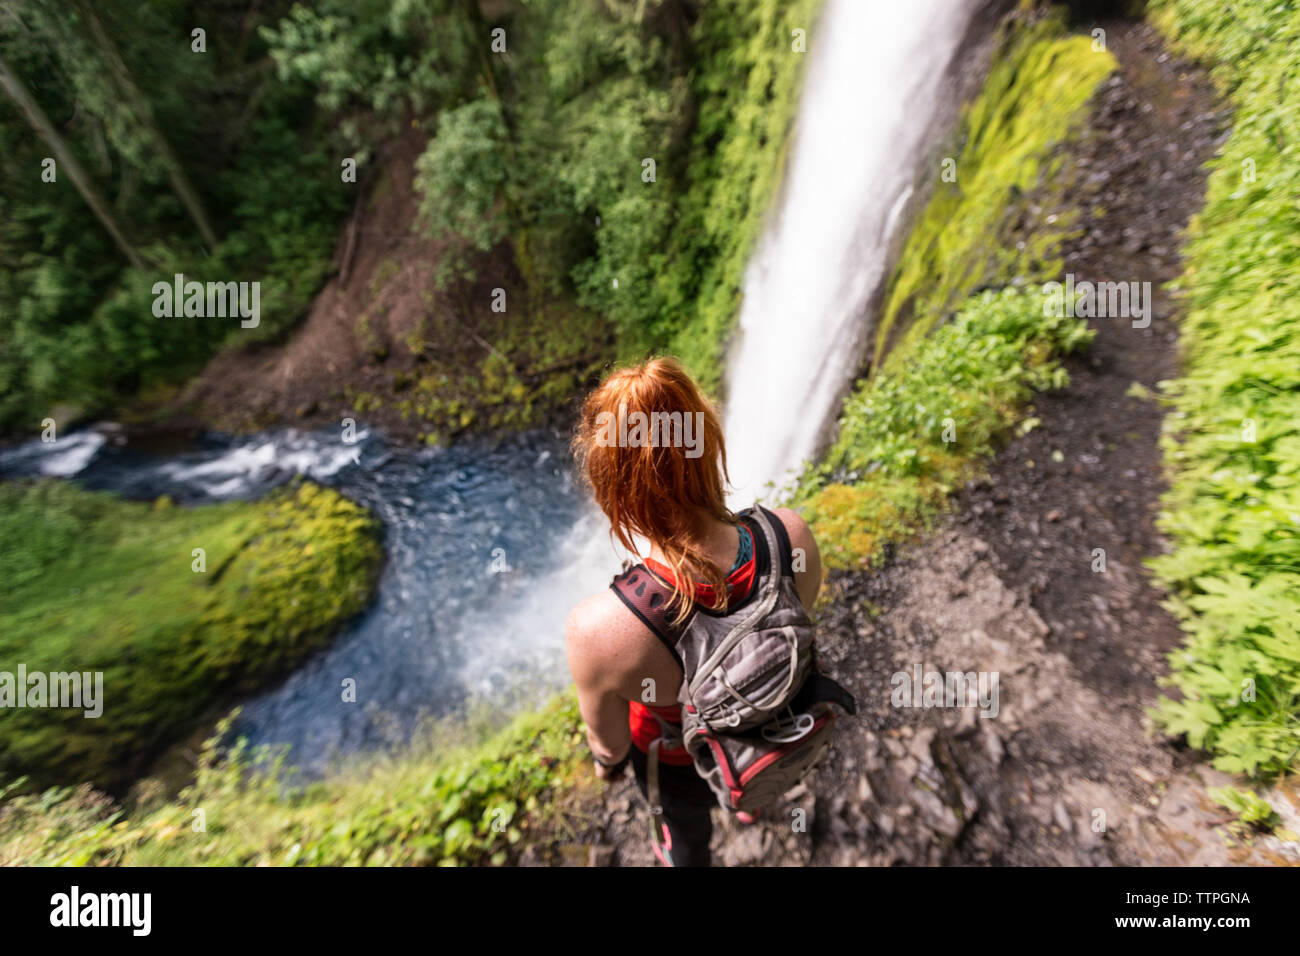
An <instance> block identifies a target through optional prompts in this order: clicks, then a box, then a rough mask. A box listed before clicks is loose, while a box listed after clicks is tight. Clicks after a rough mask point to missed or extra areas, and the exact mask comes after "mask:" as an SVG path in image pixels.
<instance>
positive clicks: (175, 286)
mask: <svg viewBox="0 0 1300 956" xmlns="http://www.w3.org/2000/svg"><path fill="white" fill-rule="evenodd" d="M151 291H152V292H153V295H154V299H153V314H154V315H155V316H156V317H157V318H160V319H171V318H181V317H184V318H200V319H202V318H217V319H224V318H227V317H231V318H233V317H234V316H239V318H240V320H241V321H240V323H239V325H240V327H241V328H245V329H255V328H257V325H258V323H259V322H261V321H262V284H261V283H260V282H209V283H207V284H206V285H205V284H204V283H202V282H195V281H194V280H192V279H191V280H190V281H189V282H186V281H185V275H184V273H181V272H178V273H176V275H175V276H174V277H173V279H172V281H171V282H167V281H166V280H163V281H160V282H155V283H154V284H153V289H152V290H151Z"/></svg>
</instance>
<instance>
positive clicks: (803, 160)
mask: <svg viewBox="0 0 1300 956" xmlns="http://www.w3.org/2000/svg"><path fill="white" fill-rule="evenodd" d="M978 7H979V3H978V2H973V0H909V2H907V3H897V2H884V0H826V3H825V5H824V7H823V9H822V14H821V18H820V19H819V20H818V22H817V24H816V25H815V28H814V30H813V31H812V32H811V38H810V43H809V53H808V54H807V55H808V57H809V62H808V64H807V72H806V74H805V77H804V86H803V93H802V98H801V100H800V103H799V111H798V119H797V122H796V126H795V129H794V134H793V143H792V148H791V150H790V153H789V156H790V159H789V165H788V167H787V169H786V171H785V180H784V184H783V186H782V190H781V194H780V196H779V197H778V200H777V204H776V206H775V208H774V209H773V210H772V212H771V213H770V216H769V220H768V222H767V224H766V228H765V231H764V233H763V235H762V236H761V238H760V239H759V242H758V245H757V247H756V248H755V250H754V254H753V257H752V259H751V260H750V264H749V267H748V270H747V272H746V275H745V280H744V289H743V304H742V306H741V312H740V320H739V327H738V330H737V334H736V339H735V341H734V344H733V346H732V349H731V354H730V356H729V359H728V377H727V403H726V416H725V426H724V427H725V432H726V436H727V459H728V466H729V469H728V470H729V471H730V474H731V479H732V484H733V487H734V494H733V501H732V505H733V507H739V506H742V505H746V504H749V503H751V502H752V501H753V500H754V499H755V498H756V497H762V498H765V499H767V500H772V499H773V498H774V497H775V494H774V492H776V491H779V489H780V488H781V487H782V486H783V485H784V484H785V483H786V482H787V480H788V479H789V478H790V477H792V476H793V475H794V474H797V469H798V468H799V467H800V465H801V463H802V462H803V461H804V460H805V459H808V458H810V457H811V456H813V455H814V454H816V452H817V451H818V447H817V446H818V443H819V438H820V436H821V435H822V434H823V429H824V426H825V425H826V424H827V422H828V421H829V420H830V418H831V416H832V415H834V413H835V411H836V403H837V401H838V400H839V398H840V397H841V396H842V394H843V389H844V386H845V384H846V382H848V381H849V379H850V378H851V376H852V375H853V374H854V373H855V371H856V370H857V368H858V366H859V364H860V362H861V360H862V346H863V345H864V343H865V342H866V341H867V339H866V335H867V333H868V331H869V326H870V325H871V322H870V317H869V316H867V315H866V314H865V312H866V309H867V306H868V303H869V301H870V299H871V297H872V294H873V293H874V292H875V291H876V290H877V288H878V287H879V286H880V284H881V282H882V281H883V280H884V279H885V278H886V274H885V269H886V266H887V265H888V262H887V259H888V252H889V246H890V242H891V239H893V238H894V235H893V234H894V233H895V232H896V231H897V227H898V226H899V224H900V222H901V221H902V220H901V217H900V215H899V213H900V212H901V211H902V209H903V208H904V206H905V204H906V202H907V200H908V199H909V198H910V196H911V194H912V190H913V177H914V175H915V173H916V167H917V163H918V161H919V160H920V159H921V158H922V156H923V151H924V150H925V148H926V146H927V144H928V141H929V136H930V133H931V131H932V126H933V123H934V121H935V118H936V116H937V115H938V114H939V113H940V103H941V101H942V100H943V99H944V94H945V89H944V79H945V76H946V75H947V73H948V69H949V66H950V65H951V63H952V61H953V58H954V56H955V55H956V54H957V52H958V49H959V47H960V45H961V42H962V39H963V38H964V37H965V35H966V31H967V27H968V25H969V23H970V21H971V19H972V17H973V15H974V13H975V11H976V9H977V8H978Z"/></svg>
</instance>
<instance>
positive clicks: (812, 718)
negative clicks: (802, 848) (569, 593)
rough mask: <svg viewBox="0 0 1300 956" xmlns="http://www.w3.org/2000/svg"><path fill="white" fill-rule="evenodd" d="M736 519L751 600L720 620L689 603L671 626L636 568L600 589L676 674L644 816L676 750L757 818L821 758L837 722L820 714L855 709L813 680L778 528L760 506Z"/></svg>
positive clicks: (809, 636) (663, 586)
mask: <svg viewBox="0 0 1300 956" xmlns="http://www.w3.org/2000/svg"><path fill="white" fill-rule="evenodd" d="M740 517H741V518H742V520H745V521H746V523H747V524H748V526H749V527H750V530H751V532H754V550H755V559H756V563H757V573H756V578H755V581H754V586H753V587H752V588H751V589H750V593H749V595H748V596H747V597H746V598H745V599H744V600H743V601H741V602H740V603H739V604H738V605H736V606H734V607H732V608H730V609H729V610H728V611H727V612H725V613H718V612H715V611H712V610H710V609H708V608H703V607H700V606H699V605H696V606H695V607H694V608H693V609H692V611H691V613H690V616H689V617H687V618H686V620H685V621H683V622H682V624H680V625H676V626H674V625H673V624H671V623H670V615H669V612H668V604H669V599H670V598H671V597H672V594H673V592H672V588H671V587H670V586H669V585H668V584H667V583H666V582H664V581H662V580H660V579H659V578H658V577H656V576H655V575H654V574H652V573H651V572H650V571H649V570H648V569H647V568H646V567H645V565H640V564H639V565H637V566H635V567H633V568H630V569H628V570H626V571H624V572H623V573H622V574H620V575H619V576H618V577H616V578H615V579H614V581H613V583H612V584H611V585H610V587H612V588H613V589H614V592H615V593H616V594H617V595H618V596H619V597H620V598H621V599H622V600H623V603H625V604H626V605H627V606H628V607H629V608H630V609H631V610H632V611H633V612H634V613H635V614H636V615H637V617H639V618H640V619H641V621H642V622H643V623H644V624H645V625H646V626H647V627H649V628H650V630H651V631H653V632H654V633H655V634H656V635H657V636H658V637H659V639H660V640H661V641H663V643H664V645H665V646H666V647H667V648H668V650H669V651H671V652H672V654H673V656H674V657H675V658H676V659H677V661H678V663H679V664H681V666H682V672H683V674H684V675H685V677H684V679H683V681H682V687H681V690H680V692H679V693H678V695H677V699H678V701H679V702H680V703H681V705H682V723H681V725H680V727H679V726H677V725H675V724H670V723H668V722H667V721H665V720H662V719H660V721H659V724H660V728H661V736H660V737H659V738H658V739H657V740H655V741H654V743H653V744H651V746H650V753H649V760H648V764H647V787H646V789H647V791H648V796H649V800H650V804H651V812H656V811H657V810H658V808H659V803H660V801H659V760H658V754H659V749H660V747H676V746H681V745H685V748H686V751H687V752H688V753H689V754H690V755H691V758H692V759H693V760H694V762H695V769H696V771H697V772H698V773H699V774H700V776H701V777H703V778H704V779H705V781H707V782H708V784H709V786H710V787H711V788H712V790H713V792H714V794H715V795H716V796H717V798H718V803H719V804H720V805H721V806H722V808H723V809H725V810H729V811H731V812H733V813H735V812H743V813H748V814H756V813H757V812H758V811H759V810H762V809H764V808H766V807H768V806H770V805H771V804H772V803H773V802H775V801H776V800H777V799H778V798H780V797H781V795H782V794H784V793H785V792H786V791H787V790H789V789H790V788H791V787H793V786H794V785H795V784H796V783H798V782H799V780H800V779H802V778H803V776H804V775H805V774H806V773H807V772H808V771H809V770H811V769H812V768H813V767H814V766H815V765H816V764H817V763H818V762H819V761H820V760H821V759H822V757H823V756H824V755H825V753H826V750H827V749H828V748H829V746H830V742H831V730H832V726H833V724H834V720H835V714H834V712H833V711H832V709H831V706H830V705H831V704H836V705H838V706H839V707H841V708H842V709H843V710H844V711H846V712H847V713H849V714H853V713H856V711H857V707H856V703H855V701H854V699H853V697H852V696H850V695H849V693H848V692H847V691H845V690H844V688H842V687H840V685H839V684H837V683H835V682H834V681H833V680H831V679H830V678H828V677H824V676H822V675H821V674H819V673H818V670H817V663H816V657H815V647H814V638H815V634H814V631H813V625H812V622H811V621H810V620H809V619H808V615H807V613H806V612H805V611H804V607H803V604H802V602H801V601H800V600H799V594H798V592H797V591H796V590H795V580H794V571H793V568H792V563H793V562H792V555H791V550H790V541H789V538H788V536H787V535H786V531H785V526H784V525H783V524H781V520H780V519H779V518H778V517H777V516H776V515H774V514H772V512H770V511H768V510H766V509H765V508H763V507H762V506H761V505H755V506H754V507H753V508H747V509H745V510H744V511H742V512H741V513H740ZM674 610H675V607H674ZM652 713H653V712H652ZM654 829H655V831H656V834H657V832H658V828H657V827H656V828H654Z"/></svg>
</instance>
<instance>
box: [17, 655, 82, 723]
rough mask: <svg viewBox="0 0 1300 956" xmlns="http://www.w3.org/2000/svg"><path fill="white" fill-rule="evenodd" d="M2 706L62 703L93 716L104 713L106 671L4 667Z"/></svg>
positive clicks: (55, 704)
mask: <svg viewBox="0 0 1300 956" xmlns="http://www.w3.org/2000/svg"><path fill="white" fill-rule="evenodd" d="M0 707H20V708H25V707H62V708H69V709H72V710H81V711H83V712H84V714H85V716H86V717H89V718H91V719H92V720H93V719H94V718H96V717H99V716H100V715H101V714H103V713H104V672H103V671H84V672H83V671H51V672H50V673H48V674H46V673H44V672H42V671H33V672H32V673H30V674H29V673H28V672H27V665H26V664H19V665H18V673H17V674H13V673H11V672H10V671H0Z"/></svg>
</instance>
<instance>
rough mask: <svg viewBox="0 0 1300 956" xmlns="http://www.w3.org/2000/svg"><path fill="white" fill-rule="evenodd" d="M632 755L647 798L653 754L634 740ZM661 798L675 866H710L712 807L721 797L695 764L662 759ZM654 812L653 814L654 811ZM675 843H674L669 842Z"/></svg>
mask: <svg viewBox="0 0 1300 956" xmlns="http://www.w3.org/2000/svg"><path fill="white" fill-rule="evenodd" d="M630 756H631V758H632V769H633V771H634V772H635V774H636V782H637V786H638V787H640V788H641V794H642V796H644V797H645V798H646V800H647V802H648V801H649V799H650V796H649V793H648V792H647V787H646V767H647V766H648V763H649V757H647V756H646V755H645V754H644V753H642V752H641V751H640V750H638V749H637V747H636V745H635V744H633V745H632V748H631V751H630ZM659 799H660V800H661V801H662V809H663V813H662V815H661V816H659V818H658V822H659V823H661V824H663V825H664V826H666V827H667V828H668V836H667V839H666V840H664V843H665V848H666V849H667V850H668V857H669V860H670V861H671V862H672V865H673V866H709V841H710V840H711V839H712V837H713V817H712V816H711V815H710V813H709V811H710V810H711V809H712V808H713V807H716V806H717V805H718V799H717V797H715V796H714V795H713V791H712V790H710V789H709V785H708V784H707V783H705V782H704V781H703V779H701V778H700V775H699V774H698V773H696V772H695V767H694V766H685V767H676V766H672V765H669V764H665V763H664V762H663V761H662V760H661V761H660V762H659ZM652 816H653V815H652ZM668 844H671V847H668V846H667V845H668Z"/></svg>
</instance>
